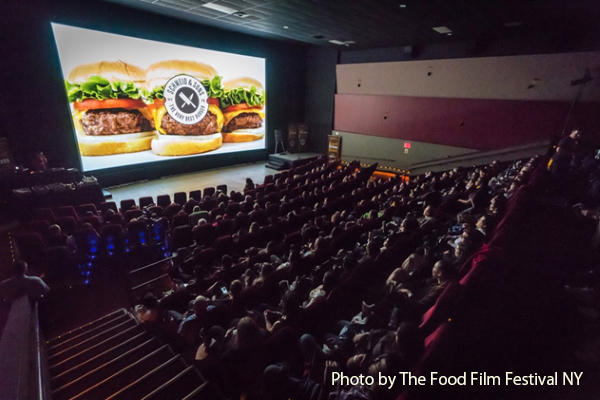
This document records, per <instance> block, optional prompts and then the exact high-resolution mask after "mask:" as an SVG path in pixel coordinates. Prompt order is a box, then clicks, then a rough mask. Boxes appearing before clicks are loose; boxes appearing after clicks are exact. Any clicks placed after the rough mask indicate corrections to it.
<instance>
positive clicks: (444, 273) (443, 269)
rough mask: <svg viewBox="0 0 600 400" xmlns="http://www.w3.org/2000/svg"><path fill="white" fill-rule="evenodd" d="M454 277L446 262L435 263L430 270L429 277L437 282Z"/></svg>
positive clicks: (452, 270) (450, 265)
mask: <svg viewBox="0 0 600 400" xmlns="http://www.w3.org/2000/svg"><path fill="white" fill-rule="evenodd" d="M453 275H454V267H453V266H452V264H450V263H449V262H448V261H446V260H440V261H438V262H436V263H435V264H434V266H433V269H432V270H431V276H432V277H433V278H436V279H437V280H438V282H440V283H441V282H444V281H446V280H448V279H450V278H451V277H452V276H453Z"/></svg>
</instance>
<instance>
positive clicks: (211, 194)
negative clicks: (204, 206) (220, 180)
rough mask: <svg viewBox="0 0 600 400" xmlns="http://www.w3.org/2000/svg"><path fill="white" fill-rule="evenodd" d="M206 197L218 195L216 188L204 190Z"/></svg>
mask: <svg viewBox="0 0 600 400" xmlns="http://www.w3.org/2000/svg"><path fill="white" fill-rule="evenodd" d="M203 193H204V197H207V196H208V197H212V196H213V195H214V194H215V193H216V189H215V188H214V187H212V186H211V187H207V188H204V190H203Z"/></svg>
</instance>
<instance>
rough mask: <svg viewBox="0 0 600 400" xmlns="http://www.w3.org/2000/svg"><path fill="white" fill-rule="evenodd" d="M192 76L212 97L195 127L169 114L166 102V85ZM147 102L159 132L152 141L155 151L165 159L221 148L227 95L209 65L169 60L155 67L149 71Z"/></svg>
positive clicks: (147, 72) (218, 77)
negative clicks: (223, 101) (222, 105)
mask: <svg viewBox="0 0 600 400" xmlns="http://www.w3.org/2000/svg"><path fill="white" fill-rule="evenodd" d="M181 74H185V75H189V76H192V77H194V78H196V79H198V80H199V81H200V82H201V83H202V86H204V89H205V90H206V93H207V94H208V100H207V103H208V111H207V112H206V115H205V116H204V117H203V118H202V119H201V120H200V121H199V122H197V123H195V124H190V125H187V124H182V123H179V122H177V121H176V120H175V119H174V118H173V117H171V116H170V115H169V113H167V110H166V108H165V105H164V104H165V100H164V87H165V84H166V83H167V82H168V81H169V80H170V79H171V78H173V77H174V76H177V75H181ZM146 79H147V87H148V89H149V91H148V92H147V102H148V103H149V105H148V107H149V108H150V110H151V111H152V115H153V118H154V127H155V128H156V131H157V132H158V135H157V137H156V138H155V139H154V140H153V141H152V151H153V152H154V153H156V154H158V155H161V156H180V155H190V154H198V153H204V152H207V151H211V150H215V149H218V148H219V147H221V145H222V143H223V138H222V136H221V129H222V128H223V113H222V112H221V109H220V108H219V104H220V103H219V98H220V97H221V96H222V94H223V89H222V86H221V77H220V76H219V75H217V71H215V69H214V68H213V67H211V66H210V65H207V64H202V63H199V62H195V61H179V60H169V61H161V62H158V63H155V64H152V65H151V66H150V67H148V69H147V70H146Z"/></svg>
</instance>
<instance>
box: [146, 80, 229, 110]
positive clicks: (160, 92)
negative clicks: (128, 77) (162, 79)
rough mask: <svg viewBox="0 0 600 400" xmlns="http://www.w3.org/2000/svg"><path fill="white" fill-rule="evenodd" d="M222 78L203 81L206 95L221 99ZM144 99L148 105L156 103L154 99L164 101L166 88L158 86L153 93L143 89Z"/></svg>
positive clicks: (222, 92)
mask: <svg viewBox="0 0 600 400" xmlns="http://www.w3.org/2000/svg"><path fill="white" fill-rule="evenodd" d="M221 79H222V78H221V77H220V76H218V75H216V76H215V77H213V78H212V79H210V80H208V79H205V80H203V81H201V83H202V86H204V89H205V90H206V93H207V94H208V97H214V98H216V99H220V98H221V97H222V96H223V94H224V91H223V85H222V84H221ZM140 93H141V95H142V98H143V99H144V101H145V102H146V103H148V104H151V103H154V99H158V100H164V98H165V95H164V87H163V86H157V87H155V88H154V89H152V90H151V91H148V90H145V89H142V90H141V91H140Z"/></svg>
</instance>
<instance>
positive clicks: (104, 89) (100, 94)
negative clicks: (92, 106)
mask: <svg viewBox="0 0 600 400" xmlns="http://www.w3.org/2000/svg"><path fill="white" fill-rule="evenodd" d="M65 87H66V89H67V96H68V97H69V103H72V102H74V101H83V100H87V99H94V100H106V99H136V100H137V99H140V98H142V94H141V90H142V89H140V88H138V87H136V86H135V83H133V82H121V81H117V82H109V81H108V80H106V79H104V78H102V77H101V76H98V75H92V76H90V77H89V78H88V79H87V80H86V81H85V82H83V83H81V84H77V83H70V82H68V81H66V80H65Z"/></svg>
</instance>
